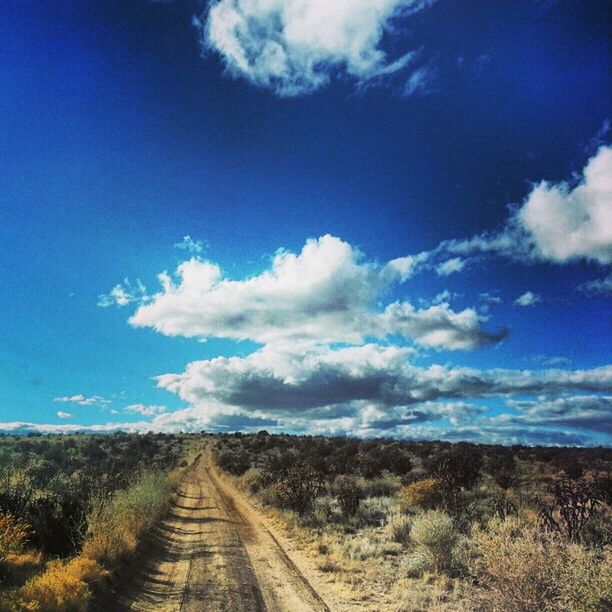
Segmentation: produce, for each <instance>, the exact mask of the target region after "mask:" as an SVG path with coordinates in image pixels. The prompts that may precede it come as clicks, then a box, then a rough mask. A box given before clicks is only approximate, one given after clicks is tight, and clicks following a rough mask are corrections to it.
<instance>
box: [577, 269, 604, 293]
mask: <svg viewBox="0 0 612 612" xmlns="http://www.w3.org/2000/svg"><path fill="white" fill-rule="evenodd" d="M576 289H577V290H578V291H579V292H580V293H584V294H585V295H587V296H589V297H593V296H602V297H603V296H608V295H612V273H611V274H608V275H607V276H605V277H604V278H597V279H595V280H591V281H587V282H586V283H582V285H579V286H578V287H577V288H576Z"/></svg>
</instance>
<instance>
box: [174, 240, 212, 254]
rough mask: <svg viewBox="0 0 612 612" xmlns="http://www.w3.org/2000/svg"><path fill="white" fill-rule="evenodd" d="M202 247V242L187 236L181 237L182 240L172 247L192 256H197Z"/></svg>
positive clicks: (203, 245)
mask: <svg viewBox="0 0 612 612" xmlns="http://www.w3.org/2000/svg"><path fill="white" fill-rule="evenodd" d="M204 247H205V244H204V242H203V241H202V240H195V239H194V238H192V237H191V236H189V235H187V236H183V239H182V240H181V241H180V242H177V243H176V244H175V245H174V248H176V249H180V250H181V251H187V252H188V253H192V254H194V255H199V254H200V253H201V252H202V251H203V250H204Z"/></svg>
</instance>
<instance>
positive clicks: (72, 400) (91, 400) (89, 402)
mask: <svg viewBox="0 0 612 612" xmlns="http://www.w3.org/2000/svg"><path fill="white" fill-rule="evenodd" d="M53 401H54V402H65V403H69V404H79V405H80V406H101V405H103V404H110V403H111V401H110V400H107V399H104V398H103V397H100V396H99V395H93V396H91V397H85V396H84V395H82V394H81V393H79V394H78V395H63V396H61V397H54V398H53Z"/></svg>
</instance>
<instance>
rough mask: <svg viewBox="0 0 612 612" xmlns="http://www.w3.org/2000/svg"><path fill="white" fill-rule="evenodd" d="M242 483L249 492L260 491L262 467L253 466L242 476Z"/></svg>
mask: <svg viewBox="0 0 612 612" xmlns="http://www.w3.org/2000/svg"><path fill="white" fill-rule="evenodd" d="M240 485H241V486H242V487H244V488H245V489H246V490H247V491H248V492H249V493H258V492H259V491H260V489H261V488H262V485H261V469H260V468H251V469H250V470H247V471H246V472H245V473H244V474H243V475H242V476H241V477H240Z"/></svg>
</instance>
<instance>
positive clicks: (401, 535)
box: [385, 511, 412, 545]
mask: <svg viewBox="0 0 612 612" xmlns="http://www.w3.org/2000/svg"><path fill="white" fill-rule="evenodd" d="M411 527H412V521H411V519H410V518H409V517H408V516H406V515H405V514H401V513H400V512H397V511H395V512H391V513H390V514H389V516H388V518H387V524H386V525H385V532H386V534H387V538H388V539H389V540H391V541H392V542H399V543H400V544H403V545H406V544H407V543H408V541H409V540H410V529H411Z"/></svg>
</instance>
